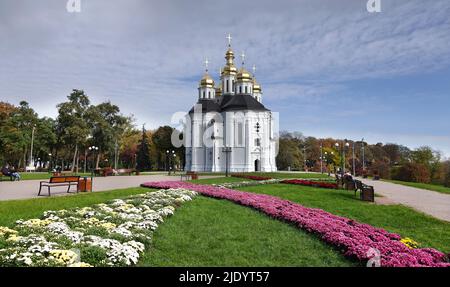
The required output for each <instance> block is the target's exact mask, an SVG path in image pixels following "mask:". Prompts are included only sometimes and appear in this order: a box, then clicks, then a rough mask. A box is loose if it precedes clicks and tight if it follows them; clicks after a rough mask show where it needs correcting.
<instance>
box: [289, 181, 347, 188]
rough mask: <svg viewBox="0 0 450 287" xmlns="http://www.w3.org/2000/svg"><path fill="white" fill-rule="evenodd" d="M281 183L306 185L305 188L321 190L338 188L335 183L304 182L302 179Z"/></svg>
mask: <svg viewBox="0 0 450 287" xmlns="http://www.w3.org/2000/svg"><path fill="white" fill-rule="evenodd" d="M281 183H287V184H298V185H306V186H313V187H322V188H333V189H336V188H338V186H337V184H336V183H332V182H323V181H311V180H304V179H287V180H283V181H282V182H281Z"/></svg>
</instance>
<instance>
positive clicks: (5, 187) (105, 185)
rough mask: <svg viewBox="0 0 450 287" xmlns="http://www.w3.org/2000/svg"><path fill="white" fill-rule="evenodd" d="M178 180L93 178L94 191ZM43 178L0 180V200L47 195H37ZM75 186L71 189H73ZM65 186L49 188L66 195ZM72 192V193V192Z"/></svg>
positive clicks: (44, 191) (118, 177) (58, 194)
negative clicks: (15, 180) (12, 180)
mask: <svg viewBox="0 0 450 287" xmlns="http://www.w3.org/2000/svg"><path fill="white" fill-rule="evenodd" d="M214 177H221V176H200V178H214ZM175 180H180V176H179V175H177V176H167V175H163V174H155V175H140V176H109V177H96V178H94V192H95V191H106V190H113V189H122V188H130V187H138V186H140V185H141V183H144V182H148V181H175ZM41 181H43V180H23V181H18V182H10V181H4V182H0V201H3V200H13V199H28V198H47V196H37V194H38V191H39V183H40V182H41ZM75 190H76V188H75V186H74V187H72V188H71V191H75ZM66 191H67V187H54V188H52V189H51V194H52V197H53V196H62V195H68V194H67V193H66ZM42 194H43V195H47V189H46V188H43V189H42ZM72 194H73V193H72Z"/></svg>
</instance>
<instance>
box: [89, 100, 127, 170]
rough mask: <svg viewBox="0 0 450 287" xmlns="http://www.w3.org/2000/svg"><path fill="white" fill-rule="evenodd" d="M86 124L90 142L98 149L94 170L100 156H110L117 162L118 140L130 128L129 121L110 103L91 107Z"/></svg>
mask: <svg viewBox="0 0 450 287" xmlns="http://www.w3.org/2000/svg"><path fill="white" fill-rule="evenodd" d="M87 114H88V116H87V117H88V123H89V126H90V128H91V130H92V142H93V144H95V145H96V146H98V147H99V153H98V156H97V160H96V168H98V166H99V161H100V157H101V156H102V155H106V154H109V155H112V157H113V158H114V159H115V160H117V159H118V158H119V154H118V151H119V149H120V140H121V138H122V136H123V135H124V133H125V131H126V130H127V129H130V128H131V119H130V118H129V117H125V116H123V115H122V114H121V113H120V109H119V107H118V106H116V105H113V104H111V102H105V103H101V104H99V105H97V106H91V107H90V108H89V110H88V112H87Z"/></svg>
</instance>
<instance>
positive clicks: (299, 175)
mask: <svg viewBox="0 0 450 287" xmlns="http://www.w3.org/2000/svg"><path fill="white" fill-rule="evenodd" d="M249 174H251V175H258V176H267V177H272V178H304V179H308V178H323V179H329V178H330V177H329V176H328V174H326V173H318V172H309V173H305V172H251V173H249Z"/></svg>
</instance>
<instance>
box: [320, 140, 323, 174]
mask: <svg viewBox="0 0 450 287" xmlns="http://www.w3.org/2000/svg"><path fill="white" fill-rule="evenodd" d="M320 173H323V143H320Z"/></svg>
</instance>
